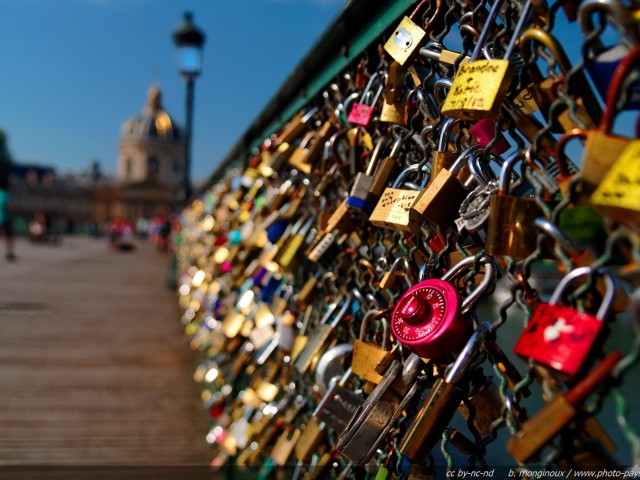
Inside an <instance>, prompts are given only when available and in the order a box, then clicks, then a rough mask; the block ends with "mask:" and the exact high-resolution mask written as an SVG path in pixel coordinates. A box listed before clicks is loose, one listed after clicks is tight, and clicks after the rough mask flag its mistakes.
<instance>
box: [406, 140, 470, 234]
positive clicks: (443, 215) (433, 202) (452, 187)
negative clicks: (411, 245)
mask: <svg viewBox="0 0 640 480" xmlns="http://www.w3.org/2000/svg"><path fill="white" fill-rule="evenodd" d="M476 148H478V147H470V148H468V149H466V150H465V151H464V152H462V153H461V154H460V155H459V156H458V158H457V159H456V161H455V162H454V163H453V165H452V166H451V168H450V169H447V168H443V169H442V170H440V173H439V174H438V176H437V177H436V178H435V179H434V180H433V181H432V182H431V183H430V184H429V186H428V187H427V188H426V189H425V190H423V191H422V192H421V195H420V198H419V199H418V200H417V201H416V202H415V203H414V205H413V206H412V207H411V212H410V217H411V218H412V219H413V222H414V223H418V222H420V224H422V223H423V222H424V221H425V220H429V221H431V222H433V223H435V224H436V225H438V226H439V227H442V228H446V227H449V225H451V224H452V223H453V222H454V221H455V219H456V218H457V217H458V210H459V208H460V205H461V204H462V202H463V201H464V199H465V198H466V197H467V194H468V192H467V190H466V188H465V187H464V186H463V185H462V183H460V180H459V179H458V175H459V174H460V172H461V171H462V169H463V167H464V166H466V165H468V161H467V159H468V158H469V156H471V155H473V154H474V152H475V149H476Z"/></svg>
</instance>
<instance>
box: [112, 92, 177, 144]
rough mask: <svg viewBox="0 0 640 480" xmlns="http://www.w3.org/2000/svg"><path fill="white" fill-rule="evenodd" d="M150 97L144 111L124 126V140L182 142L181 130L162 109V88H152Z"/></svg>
mask: <svg viewBox="0 0 640 480" xmlns="http://www.w3.org/2000/svg"><path fill="white" fill-rule="evenodd" d="M148 96H149V102H148V103H147V105H145V107H144V108H143V109H142V111H141V112H140V113H139V114H138V115H136V116H134V117H133V118H131V119H129V120H127V121H126V122H124V123H123V124H122V139H127V140H138V141H143V142H144V141H152V142H153V141H158V140H160V141H176V140H180V138H181V132H180V129H179V128H178V126H177V125H176V123H175V122H174V121H173V119H172V118H171V117H170V116H169V114H168V113H167V112H166V111H165V110H164V109H163V108H162V101H161V100H162V94H161V93H160V88H158V87H157V86H155V85H154V86H152V87H151V88H150V89H149V94H148Z"/></svg>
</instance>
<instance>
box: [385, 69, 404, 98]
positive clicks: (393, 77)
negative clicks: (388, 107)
mask: <svg viewBox="0 0 640 480" xmlns="http://www.w3.org/2000/svg"><path fill="white" fill-rule="evenodd" d="M405 75H406V72H405V70H404V69H403V68H402V65H400V64H399V63H398V62H395V61H394V62H391V65H389V71H388V73H387V76H386V78H385V86H384V100H385V102H386V103H389V104H395V103H398V102H401V101H402V99H403V98H402V97H403V93H404V78H405Z"/></svg>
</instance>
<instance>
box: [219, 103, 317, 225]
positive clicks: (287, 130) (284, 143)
mask: <svg viewBox="0 0 640 480" xmlns="http://www.w3.org/2000/svg"><path fill="white" fill-rule="evenodd" d="M318 111H319V110H318V108H315V107H314V108H312V109H310V110H309V111H308V112H306V113H303V112H300V113H298V114H297V115H295V116H294V117H293V118H292V119H291V120H290V121H289V122H288V123H287V124H286V125H285V127H284V129H283V130H282V132H281V133H280V134H279V135H278V137H277V138H276V139H275V141H274V142H273V148H274V149H275V152H274V153H273V154H272V155H271V158H270V159H269V165H268V169H269V170H270V171H274V170H275V171H277V170H280V168H282V165H283V164H284V162H286V161H287V160H288V159H289V157H290V156H291V155H292V154H293V152H294V151H295V150H296V148H295V146H294V142H295V141H296V140H297V139H298V137H299V136H300V135H302V132H304V131H305V129H306V128H308V127H309V126H310V125H311V124H312V121H313V119H314V118H315V116H316V115H317V113H318ZM216 218H217V216H216Z"/></svg>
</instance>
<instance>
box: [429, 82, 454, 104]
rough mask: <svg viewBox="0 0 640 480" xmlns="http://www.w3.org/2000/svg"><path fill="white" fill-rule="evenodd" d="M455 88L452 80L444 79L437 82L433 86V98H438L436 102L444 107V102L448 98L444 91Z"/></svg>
mask: <svg viewBox="0 0 640 480" xmlns="http://www.w3.org/2000/svg"><path fill="white" fill-rule="evenodd" d="M452 86H453V80H451V79H450V78H446V77H442V78H439V79H438V80H436V83H434V85H433V96H434V97H436V102H438V105H442V102H444V101H445V99H446V98H447V94H446V93H445V92H444V89H445V88H447V89H449V88H451V87H452Z"/></svg>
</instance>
